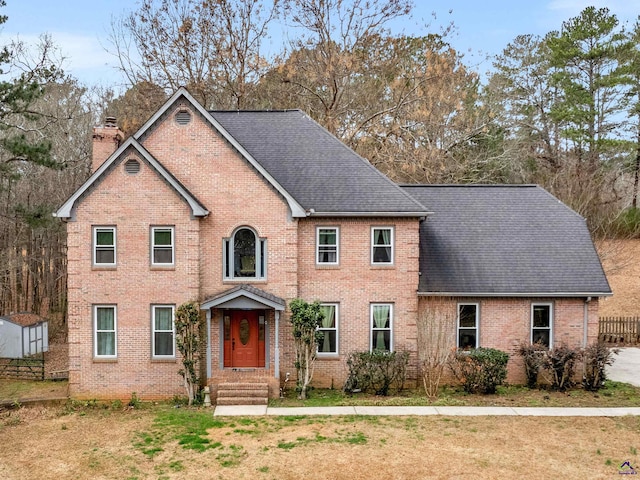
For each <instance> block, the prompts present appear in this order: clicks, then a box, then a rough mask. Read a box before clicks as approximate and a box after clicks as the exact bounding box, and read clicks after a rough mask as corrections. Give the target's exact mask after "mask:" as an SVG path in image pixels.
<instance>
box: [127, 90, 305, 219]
mask: <svg viewBox="0 0 640 480" xmlns="http://www.w3.org/2000/svg"><path fill="white" fill-rule="evenodd" d="M180 97H184V98H185V99H186V100H187V101H188V102H189V103H191V105H192V106H193V108H195V109H196V110H197V111H198V112H199V113H200V114H201V115H202V116H203V117H204V118H206V119H207V121H208V122H209V123H210V124H211V125H212V126H213V127H214V128H215V129H216V130H218V132H219V133H220V134H221V135H222V136H223V137H224V139H225V140H226V141H227V142H229V143H230V144H231V145H232V146H233V148H235V149H236V150H237V151H238V152H239V153H240V155H242V156H243V157H244V158H245V159H246V160H247V161H248V162H249V163H250V164H251V166H253V168H255V169H256V170H257V171H258V172H259V173H260V175H262V176H263V177H264V178H265V179H266V180H267V182H269V183H270V184H271V185H272V186H273V188H275V189H276V190H277V191H278V193H280V195H282V196H283V197H284V198H285V200H286V201H287V203H288V204H289V208H290V209H291V215H292V216H293V217H294V218H304V217H306V216H307V213H306V212H305V210H304V208H302V206H301V205H300V204H299V203H298V202H297V201H296V199H295V198H293V197H292V196H291V194H290V193H289V192H287V191H286V190H285V189H284V187H283V186H282V185H280V184H279V183H278V182H277V181H276V179H275V178H273V177H272V176H271V174H270V173H269V172H267V171H266V170H265V169H264V167H263V166H262V165H260V163H259V162H258V161H256V159H255V158H253V157H252V156H251V155H250V154H249V152H247V151H246V150H245V149H244V147H243V146H242V145H240V144H239V143H238V141H237V140H236V139H235V138H233V137H232V136H231V135H230V134H229V132H227V131H226V130H225V129H224V128H223V127H222V125H220V124H219V123H218V122H217V121H216V119H215V118H213V116H212V115H211V114H210V113H209V112H208V111H207V110H206V109H205V108H204V107H203V106H202V105H200V103H199V102H198V101H196V99H195V98H193V97H192V96H191V94H190V93H189V92H188V91H187V89H186V88H184V87H180V88H179V89H178V90H176V92H175V93H174V94H173V95H172V96H171V98H170V99H169V100H167V102H166V103H165V104H164V105H163V106H162V108H160V110H158V111H157V112H156V113H155V115H153V116H152V117H151V118H150V119H149V120H147V122H146V123H145V124H144V125H143V126H142V127H140V129H139V130H138V131H137V132H136V133H134V134H133V137H134V138H135V139H136V140H137V139H138V138H140V136H141V135H143V134H144V132H145V131H146V130H147V129H148V128H149V127H151V125H153V124H154V123H155V122H156V121H157V120H158V119H159V118H160V117H161V116H162V115H164V113H165V112H166V111H167V110H168V109H169V108H170V107H171V106H173V104H174V103H175V102H176V101H177V100H178V99H179V98H180Z"/></svg>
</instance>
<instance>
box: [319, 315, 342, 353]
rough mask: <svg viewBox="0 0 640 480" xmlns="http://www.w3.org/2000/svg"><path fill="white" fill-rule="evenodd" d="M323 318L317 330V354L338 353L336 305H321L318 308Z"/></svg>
mask: <svg viewBox="0 0 640 480" xmlns="http://www.w3.org/2000/svg"><path fill="white" fill-rule="evenodd" d="M320 309H321V311H322V313H323V314H324V318H323V319H322V324H321V326H320V327H319V328H318V332H319V333H320V342H318V354H319V355H323V354H337V353H338V304H336V303H323V304H322V305H321V306H320Z"/></svg>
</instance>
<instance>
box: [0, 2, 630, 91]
mask: <svg viewBox="0 0 640 480" xmlns="http://www.w3.org/2000/svg"><path fill="white" fill-rule="evenodd" d="M6 2H7V6H6V7H5V8H4V9H2V10H0V13H3V14H5V15H8V16H9V20H8V21H7V23H6V24H5V25H4V26H3V30H2V32H1V34H0V43H2V44H5V43H6V42H7V40H8V39H9V38H16V37H19V38H20V39H21V40H23V41H25V42H27V43H35V42H36V41H37V39H38V36H39V35H41V34H43V33H45V32H46V33H49V34H51V35H52V37H53V40H54V42H55V43H56V44H57V45H58V46H59V47H60V49H61V52H62V54H63V55H64V57H65V58H66V61H65V63H64V68H65V70H66V71H67V72H69V73H71V74H72V75H74V76H75V77H77V78H79V79H80V80H81V81H82V82H84V83H86V84H96V83H97V84H101V85H104V86H117V84H119V83H121V79H120V75H119V74H118V72H117V71H116V69H115V68H114V67H115V65H116V63H117V62H116V59H115V58H114V57H113V56H112V55H110V54H109V53H108V52H107V51H105V47H108V46H109V43H108V40H107V38H108V35H109V31H110V28H111V21H112V18H114V17H118V16H121V15H122V14H123V13H125V12H129V11H131V9H133V8H135V7H136V5H137V4H138V2H137V1H134V0H109V1H105V0H93V1H88V0H6ZM415 3H416V8H415V9H414V19H413V20H411V21H406V20H403V21H402V22H396V23H395V24H394V26H393V29H394V30H395V31H399V30H400V29H402V30H404V31H405V33H410V34H420V33H426V32H427V31H431V32H435V31H438V29H439V28H440V26H442V25H446V24H448V23H450V22H453V23H454V25H455V26H456V32H455V33H454V34H453V35H452V36H451V37H450V41H451V43H452V45H453V46H454V47H455V48H457V49H458V50H459V51H461V52H464V53H465V55H466V58H467V62H468V63H469V64H472V65H474V66H475V68H477V69H478V70H479V71H480V72H484V71H486V70H487V69H488V68H489V67H490V64H489V62H486V61H483V60H482V59H483V58H484V57H483V54H497V53H500V52H501V51H502V49H503V48H504V47H505V46H506V45H507V44H508V43H509V42H510V41H511V40H513V39H514V38H515V37H516V36H517V35H520V34H527V33H531V34H540V35H543V34H545V33H547V32H549V31H550V30H556V29H559V28H560V26H561V25H562V21H563V20H567V19H568V18H570V17H572V16H576V15H577V14H579V13H580V11H581V10H582V9H583V8H585V7H587V6H589V5H594V6H596V7H601V6H607V7H608V8H609V9H610V10H611V12H613V13H615V14H616V15H617V16H618V18H619V19H620V20H621V21H629V22H633V21H634V20H635V19H636V18H637V16H638V15H639V14H640V0H526V1H523V0H447V1H444V0H437V1H430V2H425V1H424V0H415ZM432 14H435V15H436V19H435V20H434V19H433V17H432ZM427 23H429V24H430V27H429V30H427V29H426V28H425V27H424V25H426V24H427Z"/></svg>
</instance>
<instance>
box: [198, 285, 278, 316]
mask: <svg viewBox="0 0 640 480" xmlns="http://www.w3.org/2000/svg"><path fill="white" fill-rule="evenodd" d="M285 305H286V303H285V301H284V300H283V299H281V298H278V297H276V296H275V295H271V294H269V293H267V292H264V291H263V290H260V289H259V288H255V287H251V286H249V285H240V286H237V287H234V288H232V289H230V290H227V291H225V292H222V293H221V294H219V295H216V296H215V297H213V298H210V299H208V300H205V301H204V302H202V303H201V304H200V309H201V310H209V309H210V308H229V309H239V310H254V309H262V308H270V309H273V310H278V311H284V309H285Z"/></svg>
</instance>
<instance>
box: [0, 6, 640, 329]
mask: <svg viewBox="0 0 640 480" xmlns="http://www.w3.org/2000/svg"><path fill="white" fill-rule="evenodd" d="M0 7H5V2H4V1H2V0H0ZM134 7H135V8H134ZM0 13H2V8H0ZM413 13H414V5H413V4H412V2H411V1H410V0H280V1H276V2H273V1H266V0H264V1H263V0H215V1H214V0H141V1H140V2H138V3H137V4H136V5H135V6H132V9H131V10H130V11H129V12H124V13H123V14H122V15H120V16H119V17H114V18H113V19H112V22H111V29H110V32H109V35H108V38H107V39H105V48H106V49H107V50H108V51H109V52H110V53H112V54H113V55H114V56H115V58H117V61H118V65H119V67H118V70H119V72H120V74H121V78H122V83H123V84H124V85H125V89H124V90H119V89H116V88H115V87H113V88H112V87H109V86H106V87H105V86H104V85H103V86H95V85H94V86H92V85H86V84H83V83H82V82H81V81H80V80H78V79H77V78H74V77H73V76H72V75H70V74H68V73H66V72H65V71H64V68H63V65H64V58H63V57H62V55H61V54H60V49H59V48H58V46H57V45H56V44H55V43H54V41H53V40H52V38H51V36H49V35H47V34H46V33H43V35H42V36H41V37H40V41H39V42H38V44H37V45H32V44H26V43H24V42H21V41H20V40H19V39H15V40H11V41H9V42H8V43H7V44H6V45H4V47H2V50H1V51H0V312H2V313H5V314H6V313H10V312H20V311H31V312H35V313H39V314H41V315H43V316H54V317H56V318H59V319H60V320H61V321H62V322H64V315H65V312H66V238H65V228H64V224H63V223H62V222H60V221H59V220H57V219H56V218H54V217H53V216H52V212H53V211H55V210H56V209H57V207H58V206H60V205H61V204H62V203H63V202H64V201H65V200H66V198H68V197H69V196H70V195H71V193H73V191H75V190H76V189H77V188H78V186H79V185H81V184H82V183H83V182H84V181H85V180H86V179H87V178H88V176H89V174H90V173H91V172H90V164H91V136H92V127H93V126H94V125H99V124H101V123H103V122H104V119H105V118H106V117H107V116H113V117H116V118H117V121H118V125H119V127H120V128H121V129H122V130H123V131H124V132H125V134H126V135H130V134H132V133H133V132H135V131H136V130H137V129H138V128H139V127H140V126H141V125H142V123H143V122H144V121H146V119H147V118H148V117H149V116H150V115H152V114H153V113H154V112H155V111H156V110H157V108H158V107H159V106H160V105H162V103H163V102H164V101H165V100H166V99H167V98H168V96H169V95H170V94H171V93H172V92H173V91H175V90H176V89H177V88H178V87H179V86H186V87H187V89H188V90H189V91H190V92H191V94H193V95H194V97H195V98H196V99H197V100H198V101H200V102H201V103H202V104H203V105H204V106H205V107H206V108H208V109H216V110H229V109H231V110H236V109H288V108H299V109H301V110H303V111H304V112H306V113H307V114H308V115H310V116H311V117H312V118H313V119H315V120H316V121H317V122H319V123H320V124H321V125H323V126H324V127H325V128H326V129H327V130H329V131H330V132H331V133H333V134H335V135H336V136H337V137H338V138H340V139H341V140H342V141H343V142H344V143H345V144H347V145H348V146H349V147H351V148H353V149H354V150H355V151H356V152H358V153H359V154H360V155H362V156H363V157H364V158H366V159H367V160H369V161H370V162H371V164H372V165H374V166H375V167H376V168H378V169H379V170H381V171H382V172H383V173H385V174H386V175H388V176H389V177H390V178H391V179H393V180H394V181H397V182H402V183H465V184H468V183H481V184H490V183H513V184H520V183H535V184H539V185H541V186H542V187H544V188H546V189H547V190H548V191H549V192H551V193H552V194H553V195H555V196H556V197H558V198H559V199H560V200H562V201H563V202H565V203H566V204H567V205H569V206H570V207H571V208H573V209H574V210H576V211H577V212H578V213H579V214H581V215H583V216H584V217H585V218H586V219H587V222H588V225H589V228H590V231H591V232H592V235H593V236H594V239H598V240H601V239H610V238H635V237H637V236H638V235H640V209H639V208H638V205H637V198H638V189H639V175H640V21H639V20H640V19H639V20H637V21H636V22H635V23H625V22H620V21H619V20H618V18H617V17H616V15H615V14H613V13H612V12H610V11H609V10H608V9H607V8H596V7H587V8H585V9H584V10H582V11H581V12H580V14H579V15H577V16H575V17H571V18H568V19H566V20H565V21H564V22H563V23H562V26H561V28H560V29H559V30H557V31H555V30H554V31H550V32H548V33H547V34H546V35H542V36H539V35H531V34H527V33H526V32H523V34H522V35H519V36H517V37H515V38H513V39H512V41H511V42H509V43H508V44H507V45H505V47H504V49H503V51H502V52H501V53H500V54H498V55H496V56H495V57H493V58H491V59H490V61H491V63H492V68H491V69H490V71H489V73H487V74H484V73H482V74H481V73H480V72H479V71H478V70H477V68H476V67H475V66H474V64H472V63H467V61H466V59H465V56H464V54H463V53H462V52H459V51H456V50H455V49H454V48H453V47H452V45H451V41H450V38H451V35H452V32H454V31H455V25H453V24H449V25H445V26H440V27H438V28H431V27H430V26H429V25H425V27H424V34H422V35H419V36H417V35H407V34H406V33H397V32H396V31H395V30H394V28H393V26H394V25H397V24H398V21H399V20H408V19H411V18H412V15H413ZM10 21H11V19H7V17H5V16H3V17H0V23H5V22H10ZM274 25H280V26H283V27H286V31H283V32H281V33H282V35H281V38H282V46H281V48H275V49H274V46H273V43H269V45H268V48H266V47H265V45H266V43H267V42H266V40H267V38H268V37H269V35H272V34H273V28H274Z"/></svg>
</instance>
